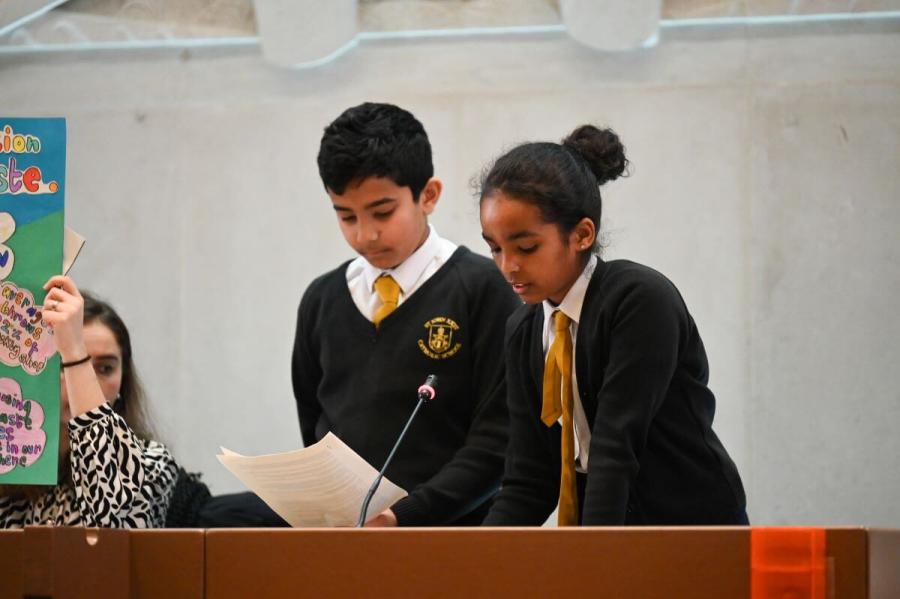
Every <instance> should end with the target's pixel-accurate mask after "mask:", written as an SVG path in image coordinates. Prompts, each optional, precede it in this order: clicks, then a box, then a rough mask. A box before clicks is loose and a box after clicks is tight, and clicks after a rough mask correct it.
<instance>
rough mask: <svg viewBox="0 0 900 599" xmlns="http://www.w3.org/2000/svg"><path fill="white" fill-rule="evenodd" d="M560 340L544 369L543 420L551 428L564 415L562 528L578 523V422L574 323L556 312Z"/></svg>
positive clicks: (551, 352)
mask: <svg viewBox="0 0 900 599" xmlns="http://www.w3.org/2000/svg"><path fill="white" fill-rule="evenodd" d="M551 317H552V318H555V319H556V337H555V338H554V339H553V344H552V345H551V346H550V351H548V352H547V364H546V366H545V367H544V403H543V406H542V408H541V420H542V421H543V423H544V424H546V425H547V426H553V424H554V423H555V422H556V421H557V420H559V417H560V416H562V441H561V444H560V445H561V447H560V449H561V452H560V453H561V459H562V463H561V466H562V468H561V471H560V481H559V519H558V524H559V526H574V525H576V524H578V490H577V486H576V483H575V422H574V420H573V417H572V410H573V406H574V398H573V397H572V337H571V335H570V334H569V323H571V322H572V321H571V320H570V319H569V317H568V316H566V315H565V314H563V313H562V312H561V311H559V310H556V311H555V312H554V313H553V315H552V316H551Z"/></svg>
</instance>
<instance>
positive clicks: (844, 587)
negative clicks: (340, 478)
mask: <svg viewBox="0 0 900 599" xmlns="http://www.w3.org/2000/svg"><path fill="white" fill-rule="evenodd" d="M751 531H759V529H750V528H571V529H554V528H527V529H526V528H518V529H497V528H481V529H479V528H469V529H448V528H445V529H366V530H356V529H307V530H290V529H220V530H138V531H122V530H97V529H83V528H48V527H34V528H26V529H25V530H24V531H21V530H18V531H0V560H2V561H0V563H2V564H3V566H2V567H0V599H6V598H7V597H9V598H13V597H15V598H20V597H26V598H30V599H36V598H42V599H44V598H53V599H68V598H80V597H90V598H92V599H93V598H98V597H101V598H104V599H119V598H122V599H124V598H150V597H165V598H167V599H170V598H172V599H177V598H185V599H188V598H191V599H201V598H204V597H206V598H210V599H229V598H237V597H240V598H252V599H266V598H269V597H272V598H274V597H279V598H281V597H316V598H328V597H335V598H338V597H340V598H343V597H354V598H356V597H416V598H419V597H422V598H437V599H440V598H451V597H452V598H454V599H458V598H461V599H477V598H481V597H491V598H496V597H515V598H522V597H585V596H590V597H622V598H628V599H632V598H634V599H644V598H646V599H655V598H660V599H662V598H666V599H670V598H676V599H677V598H681V597H685V598H690V599H704V598H715V599H723V598H724V599H751V597H752V599H759V596H758V594H756V592H754V594H753V595H752V596H751V587H752V586H753V585H752V584H751V581H752V580H753V577H754V576H756V574H757V572H756V568H757V564H755V563H754V562H753V556H752V555H751V544H752V543H751V536H752V535H754V534H755V532H751ZM821 538H822V539H823V547H824V550H823V553H822V557H823V558H824V560H823V562H824V563H825V564H826V569H825V576H824V577H823V580H825V581H826V583H827V593H825V594H824V595H823V596H822V599H896V598H898V597H900V530H866V529H863V528H829V529H824V532H823V534H822V535H821ZM756 590H757V591H758V587H757V589H756ZM778 596H779V597H784V596H786V595H784V594H779V595H778ZM791 596H792V597H795V598H796V599H802V598H803V597H806V596H809V597H812V596H810V595H802V594H800V595H796V594H795V595H791ZM813 599H815V598H814V597H813Z"/></svg>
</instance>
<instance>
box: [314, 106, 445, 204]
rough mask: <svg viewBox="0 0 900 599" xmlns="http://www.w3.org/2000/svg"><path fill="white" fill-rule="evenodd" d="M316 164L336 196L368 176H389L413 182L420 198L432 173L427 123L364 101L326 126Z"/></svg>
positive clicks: (406, 183) (398, 181) (399, 110)
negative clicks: (425, 126)
mask: <svg viewBox="0 0 900 599" xmlns="http://www.w3.org/2000/svg"><path fill="white" fill-rule="evenodd" d="M318 163H319V175H320V176H321V177H322V183H324V184H325V188H326V189H327V190H329V191H331V192H333V193H336V194H338V195H342V194H343V193H344V191H345V190H346V188H347V187H348V186H350V185H355V184H359V183H361V182H362V181H364V180H365V179H368V178H369V177H385V178H388V179H391V180H392V181H393V182H394V183H396V184H397V185H399V186H400V187H409V188H410V190H411V191H412V196H413V201H415V202H418V201H419V194H420V193H422V190H423V189H424V188H425V184H426V183H428V180H429V179H430V178H431V177H432V176H434V165H433V164H432V161H431V144H430V143H429V141H428V135H427V134H426V133H425V128H424V127H423V126H422V123H420V122H419V121H418V120H416V117H414V116H413V115H412V113H410V112H408V111H406V110H403V109H402V108H400V107H398V106H394V105H393V104H377V103H373V102H366V103H364V104H360V105H359V106H354V107H353V108H348V109H347V110H345V111H344V112H343V113H342V114H341V116H339V117H338V118H336V119H335V120H334V122H332V123H331V124H330V125H328V126H327V127H325V133H324V134H323V135H322V142H321V144H320V146H319V156H318Z"/></svg>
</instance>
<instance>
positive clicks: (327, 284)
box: [292, 247, 521, 526]
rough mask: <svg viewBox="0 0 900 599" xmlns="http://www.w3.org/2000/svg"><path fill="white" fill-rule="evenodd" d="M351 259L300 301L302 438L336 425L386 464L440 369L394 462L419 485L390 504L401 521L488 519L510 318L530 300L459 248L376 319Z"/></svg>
mask: <svg viewBox="0 0 900 599" xmlns="http://www.w3.org/2000/svg"><path fill="white" fill-rule="evenodd" d="M348 264H349V263H345V264H343V265H341V266H340V267H338V268H337V269H335V270H333V271H331V272H329V273H326V274H324V275H322V276H321V277H319V278H317V279H316V280H315V281H313V282H312V283H311V284H310V286H309V287H308V288H307V290H306V292H305V293H304V295H303V299H302V300H301V302H300V308H299V311H298V315H297V334H296V338H295V341H294V354H293V364H292V378H293V384H294V395H295V397H296V400H297V410H298V413H299V416H300V430H301V433H302V435H303V442H304V443H305V444H306V445H310V444H312V443H315V442H316V441H318V440H319V439H321V438H322V437H323V436H325V434H326V433H327V432H328V431H332V432H333V433H334V434H335V435H337V436H338V437H339V438H340V439H341V440H343V441H344V442H345V443H346V444H347V445H349V446H350V447H351V448H353V450H354V451H356V452H357V453H359V455H361V456H362V457H363V458H364V459H365V460H366V461H367V462H369V463H370V464H371V465H372V466H373V467H374V468H375V469H380V468H381V466H382V465H383V464H384V461H385V459H386V458H387V456H388V453H389V452H390V450H391V447H392V446H393V444H394V442H395V441H396V439H397V437H398V435H399V434H400V431H401V430H402V429H403V426H404V424H405V423H406V421H407V419H408V418H409V415H410V414H411V413H412V410H413V408H414V407H415V404H416V390H417V389H418V387H419V385H421V384H422V382H423V381H424V380H425V377H426V376H427V375H429V374H436V375H438V381H439V382H438V393H437V399H435V400H434V401H432V402H429V403H428V404H426V405H424V406H423V407H422V409H421V410H420V411H419V413H418V415H417V416H416V419H415V420H414V421H413V423H412V425H411V426H410V429H409V431H408V432H407V434H406V438H405V439H404V441H403V444H402V445H401V446H400V448H399V449H398V451H397V454H396V455H395V456H394V460H393V462H392V463H391V466H390V467H389V468H388V470H387V473H386V476H387V477H388V478H389V479H390V480H391V481H393V482H394V483H396V484H398V485H399V486H401V487H403V488H404V489H406V490H407V491H408V492H409V496H408V497H405V498H403V499H401V500H400V501H398V502H397V503H396V504H395V505H394V506H392V509H393V511H394V513H395V514H396V516H397V520H398V522H399V524H400V525H402V526H425V525H446V524H451V523H454V522H460V521H461V522H462V523H466V524H477V523H479V522H480V519H481V518H483V517H484V513H486V510H485V509H484V508H485V507H486V506H485V504H486V502H489V500H490V499H491V498H492V497H493V495H494V494H495V493H496V491H497V488H498V486H499V483H500V478H501V476H502V472H503V461H504V455H505V449H506V441H507V412H506V388H505V384H504V364H503V334H504V324H505V322H506V319H507V317H508V316H509V315H510V314H511V313H512V312H513V310H515V308H516V307H518V306H519V305H520V304H521V302H519V300H518V298H516V296H515V295H514V294H513V292H512V290H511V289H510V287H509V285H508V284H507V283H506V281H505V280H504V279H503V277H502V276H501V275H500V273H499V272H498V270H497V268H496V267H495V266H494V265H493V263H492V262H491V261H490V260H488V259H486V258H484V257H482V256H478V255H476V254H473V253H472V252H470V251H469V250H468V249H466V248H465V247H460V248H458V249H457V250H456V251H455V252H454V253H453V255H452V256H451V257H450V258H449V259H448V261H447V262H446V263H445V264H444V265H443V266H442V267H441V268H440V269H438V271H437V272H435V273H434V275H432V276H431V277H430V278H429V279H428V280H427V281H426V282H425V283H424V284H423V285H422V286H421V287H419V289H417V290H416V292H415V293H413V295H412V296H410V297H409V298H408V299H407V300H406V301H404V302H403V303H402V304H400V306H399V307H398V308H397V309H396V310H395V311H394V312H393V313H391V314H390V315H389V316H388V317H387V318H385V319H384V320H383V321H382V322H381V325H380V327H378V328H377V329H376V327H375V326H374V325H373V324H372V323H371V322H370V321H369V320H368V319H367V318H366V317H365V316H363V315H362V314H361V313H360V312H359V309H358V308H357V307H356V304H355V303H354V302H353V298H352V297H351V295H350V291H349V289H348V288H347V279H346V270H347V265H348ZM479 508H482V509H481V510H480V515H479V516H478V517H477V519H476V521H474V522H473V521H472V518H471V517H470V518H466V516H468V515H471V514H472V513H473V512H476V513H479Z"/></svg>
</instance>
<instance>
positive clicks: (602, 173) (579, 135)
mask: <svg viewBox="0 0 900 599" xmlns="http://www.w3.org/2000/svg"><path fill="white" fill-rule="evenodd" d="M562 145H563V146H565V147H566V148H569V149H570V150H572V151H574V152H576V153H577V154H579V155H580V156H581V157H582V158H584V160H585V161H586V162H587V163H588V165H589V166H590V167H591V172H593V173H594V177H596V178H597V184H598V185H603V184H604V183H606V182H607V181H614V180H616V179H618V178H619V177H620V176H622V174H623V173H624V172H625V168H626V167H627V166H628V159H627V158H625V146H623V145H622V142H621V141H619V136H618V135H616V132H615V131H613V130H612V129H598V128H597V127H595V126H593V125H581V126H580V127H578V128H577V129H575V130H574V131H572V133H570V134H569V135H568V137H566V138H565V139H564V140H563V141H562Z"/></svg>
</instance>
